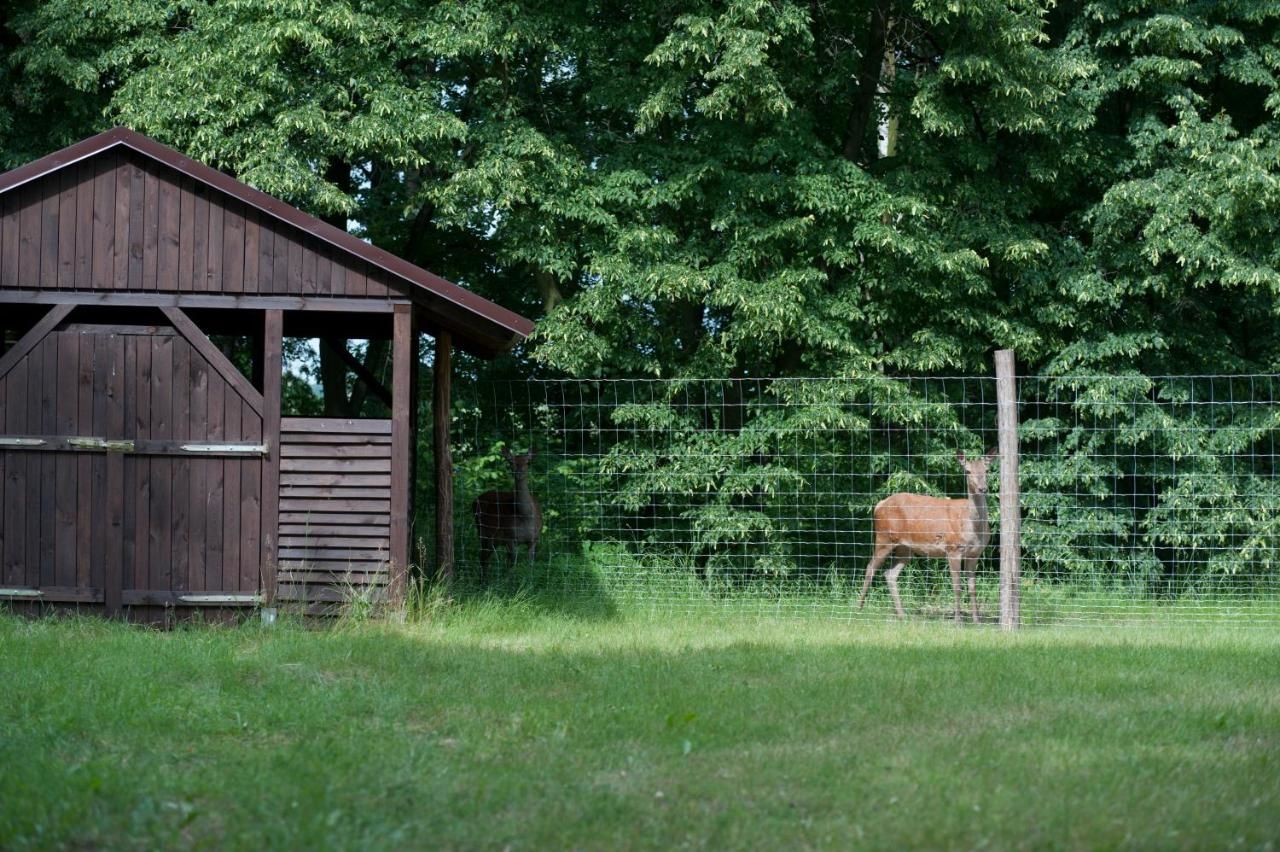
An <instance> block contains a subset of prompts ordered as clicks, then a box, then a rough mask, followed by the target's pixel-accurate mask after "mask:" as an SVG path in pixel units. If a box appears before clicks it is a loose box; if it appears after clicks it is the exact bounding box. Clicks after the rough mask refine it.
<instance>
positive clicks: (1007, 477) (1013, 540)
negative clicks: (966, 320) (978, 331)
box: [996, 349, 1022, 630]
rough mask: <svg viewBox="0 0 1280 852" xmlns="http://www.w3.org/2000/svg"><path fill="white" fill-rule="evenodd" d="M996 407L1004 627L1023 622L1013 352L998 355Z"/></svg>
mask: <svg viewBox="0 0 1280 852" xmlns="http://www.w3.org/2000/svg"><path fill="white" fill-rule="evenodd" d="M996 405H997V415H996V417H997V425H998V427H999V436H1000V437H999V446H1000V627H1001V629H1002V630H1015V629H1017V627H1018V625H1019V623H1020V622H1021V600H1020V594H1021V593H1020V590H1019V574H1020V572H1021V570H1022V567H1021V559H1022V507H1021V501H1020V500H1019V497H1018V389H1017V384H1016V379H1015V376H1014V360H1013V350H1011V349H1001V350H1000V351H998V352H996Z"/></svg>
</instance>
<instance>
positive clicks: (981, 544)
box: [858, 449, 996, 624]
mask: <svg viewBox="0 0 1280 852" xmlns="http://www.w3.org/2000/svg"><path fill="white" fill-rule="evenodd" d="M995 455H996V451H995V450H994V449H992V450H989V451H988V452H987V454H986V455H985V456H982V457H980V458H975V459H967V458H965V455H964V453H963V452H958V453H956V460H957V461H958V462H960V465H961V466H962V467H963V468H964V474H965V480H966V482H967V486H968V491H969V496H968V497H966V498H965V499H963V500H947V499H944V498H941V497H926V496H924V495H923V494H903V493H900V494H891V495H890V496H888V497H886V498H884V499H883V500H881V501H880V502H879V503H877V504H876V508H875V515H874V521H875V536H876V539H875V550H874V551H873V552H872V554H871V561H870V562H868V563H867V575H866V577H865V578H864V579H863V581H862V594H861V595H859V596H858V609H862V605H863V603H865V602H866V599H867V589H869V588H871V580H872V578H873V577H875V575H876V569H877V568H879V567H880V564H881V563H882V562H884V561H885V559H887V558H889V557H890V556H892V557H893V567H891V568H890V569H889V570H888V571H885V572H884V579H885V582H887V583H888V584H889V594H890V595H892V596H893V606H894V609H896V610H897V611H898V618H904V617H906V614H905V613H904V612H903V611H902V599H901V598H900V597H899V596H898V575H899V574H901V573H902V569H903V568H904V567H906V564H907V562H908V561H910V559H911V557H912V556H943V557H946V560H947V564H948V565H949V566H950V568H951V590H952V591H953V592H954V593H955V599H956V606H955V619H956V621H960V620H961V617H960V570H961V568H963V569H964V572H965V574H966V575H967V577H968V580H969V609H970V613H971V615H972V617H973V621H974V623H975V624H976V623H977V621H978V594H977V579H976V577H975V572H976V571H977V568H978V558H979V557H980V556H982V551H983V550H984V549H985V548H986V546H987V542H988V541H990V539H991V528H990V526H989V525H988V523H987V471H988V469H989V468H990V467H991V460H992V459H993V458H995Z"/></svg>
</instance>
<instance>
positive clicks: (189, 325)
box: [160, 307, 263, 417]
mask: <svg viewBox="0 0 1280 852" xmlns="http://www.w3.org/2000/svg"><path fill="white" fill-rule="evenodd" d="M160 310H161V312H162V313H163V314H164V315H165V316H166V317H168V318H169V322H171V323H173V327H174V328H176V329H177V330H178V333H179V334H181V335H182V336H183V337H185V338H186V339H187V342H188V343H190V344H191V345H192V346H193V347H195V350H196V351H197V352H199V353H200V354H201V355H203V356H204V359H205V360H206V361H208V362H209V366H211V367H213V369H215V370H217V371H218V374H219V375H221V376H222V378H224V379H226V380H227V383H228V384H230V385H231V386H232V387H233V388H235V389H236V393H238V394H240V397H241V398H242V399H244V401H245V403H247V404H248V406H249V407H250V408H252V409H253V411H254V413H255V414H257V415H258V416H259V417H261V416H262V414H263V403H262V394H260V393H258V389H257V388H255V387H254V386H253V385H252V384H251V383H250V382H249V380H248V379H246V378H245V376H244V373H242V372H240V371H239V370H238V369H236V365H235V364H232V363H231V362H230V361H228V360H227V356H226V355H223V354H222V350H221V349H219V348H218V347H217V346H215V345H214V344H213V341H212V340H210V339H209V338H208V337H207V336H206V335H205V333H204V332H203V331H201V330H200V327H199V326H198V325H196V324H195V323H193V322H192V321H191V318H190V317H188V316H187V315H186V314H184V313H183V312H182V309H181V308H171V307H162V308H160Z"/></svg>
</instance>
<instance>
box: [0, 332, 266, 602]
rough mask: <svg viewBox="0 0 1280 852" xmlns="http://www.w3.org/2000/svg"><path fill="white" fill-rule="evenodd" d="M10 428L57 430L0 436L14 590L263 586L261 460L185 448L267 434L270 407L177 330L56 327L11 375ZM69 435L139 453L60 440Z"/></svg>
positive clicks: (61, 596)
mask: <svg viewBox="0 0 1280 852" xmlns="http://www.w3.org/2000/svg"><path fill="white" fill-rule="evenodd" d="M259 405H260V403H259ZM0 435H4V436H23V435H25V436H41V437H42V438H45V439H49V441H48V442H47V446H46V447H45V448H44V449H42V450H31V451H23V450H16V449H13V448H12V447H3V448H0V507H3V508H2V515H0V581H2V582H3V585H4V586H5V587H9V588H22V587H25V588H41V589H43V590H44V595H43V599H44V600H48V601H58V600H72V601H80V602H86V603H92V602H98V601H102V600H103V598H104V589H108V588H112V587H114V588H115V589H116V590H117V591H118V592H119V593H121V599H120V600H118V601H116V602H115V603H116V604H123V605H126V606H127V605H131V604H133V605H145V604H169V603H176V602H178V597H179V596H180V595H182V594H184V593H188V592H201V591H210V592H213V591H217V592H243V593H250V594H252V593H256V592H257V590H258V589H259V586H260V580H261V578H260V569H261V542H262V530H261V502H262V473H263V461H262V458H261V457H260V456H248V457H243V456H230V457H203V456H192V455H191V454H190V453H186V452H183V451H182V450H180V449H179V447H178V445H179V444H182V443H184V442H237V443H245V444H261V443H262V440H263V436H262V416H261V415H260V414H258V412H257V411H255V410H254V409H253V407H252V406H251V405H250V404H249V403H248V402H247V401H246V400H245V398H244V397H243V396H242V395H241V392H240V391H239V390H237V388H236V387H235V386H234V385H233V384H232V383H229V382H228V381H227V380H226V379H225V378H224V376H223V375H222V374H221V373H220V372H219V371H218V370H217V369H214V368H213V367H211V365H210V363H209V362H208V361H207V360H206V359H205V357H204V356H203V355H202V354H201V352H200V351H198V350H197V349H196V348H195V347H193V346H192V345H191V343H189V342H188V341H187V340H186V339H185V338H183V337H182V336H181V335H179V334H177V333H175V331H174V329H173V328H170V327H163V326H162V327H154V326H93V325H83V326H81V325H71V326H68V327H65V328H63V329H60V330H58V331H54V332H52V333H50V334H49V335H48V336H46V337H45V338H44V339H43V340H42V341H40V342H39V343H38V344H37V345H36V346H35V347H34V348H33V349H32V350H31V352H30V353H29V354H28V355H26V356H25V357H24V358H23V359H22V360H20V361H19V362H18V363H17V364H16V365H15V366H14V367H13V369H12V370H10V371H9V372H8V373H7V374H6V375H4V376H3V377H2V378H0ZM72 437H79V438H90V437H91V438H99V439H105V440H107V441H130V442H134V443H135V444H136V447H137V449H136V450H130V451H124V452H110V453H108V452H103V451H93V450H85V449H77V448H76V447H75V446H67V442H65V441H63V442H62V444H61V445H59V444H58V443H57V442H56V441H54V440H53V439H57V438H62V439H65V438H72ZM107 602H108V604H110V603H112V602H111V601H107Z"/></svg>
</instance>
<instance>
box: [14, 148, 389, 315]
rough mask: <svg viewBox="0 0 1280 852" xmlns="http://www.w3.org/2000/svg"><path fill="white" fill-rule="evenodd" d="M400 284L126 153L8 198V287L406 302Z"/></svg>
mask: <svg viewBox="0 0 1280 852" xmlns="http://www.w3.org/2000/svg"><path fill="white" fill-rule="evenodd" d="M391 280H393V277H392V276H391V275H389V274H388V273H387V272H385V271H384V270H381V269H379V268H377V267H375V266H373V265H372V264H369V263H367V262H365V261H363V260H361V259H359V258H355V257H352V256H350V255H349V254H348V253H346V252H343V251H340V250H337V249H334V248H333V247H331V246H329V245H328V244H326V243H324V242H323V241H321V240H318V239H316V238H315V237H313V236H311V235H309V234H306V233H304V232H303V231H301V230H299V229H298V228H296V227H294V226H292V225H289V224H287V223H285V222H283V221H281V220H279V219H276V218H275V217H274V216H271V215H269V214H267V213H264V212H261V211H259V210H257V209H255V208H253V207H250V206H248V205H246V204H245V203H243V202H242V201H240V200H238V199H236V198H233V197H231V196H229V195H226V194H225V193H223V192H221V191H220V190H217V189H214V188H212V187H209V186H207V185H206V184H204V183H202V182H200V181H197V180H195V179H193V178H191V177H189V176H187V175H184V174H182V173H180V172H178V171H176V170H174V169H171V168H169V167H168V166H166V165H164V164H162V163H158V162H156V161H155V160H152V159H150V158H148V157H145V156H142V155H140V154H138V153H137V152H134V151H131V150H129V149H127V148H113V149H110V150H107V151H104V152H102V153H99V154H97V155H95V156H92V157H90V158H88V159H86V160H83V161H81V162H79V163H75V164H72V165H68V166H66V167H64V168H62V169H60V170H58V171H56V172H53V173H51V174H48V175H46V176H44V177H42V178H39V179H37V180H34V181H31V182H30V183H27V184H25V185H23V186H20V187H17V188H15V189H13V190H10V191H9V192H7V193H4V194H3V195H0V289H20V290H80V291H116V292H130V293H219V294H224V295H253V296H273V295H274V296H302V297H320V298H323V297H326V296H328V297H343V298H366V299H375V300H389V301H396V302H402V301H407V299H406V298H405V297H404V296H403V295H402V294H400V293H398V292H397V291H396V290H395V289H394V288H392V287H391V286H389V282H390V281H391Z"/></svg>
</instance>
